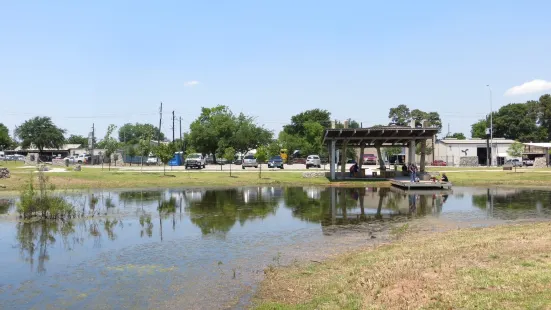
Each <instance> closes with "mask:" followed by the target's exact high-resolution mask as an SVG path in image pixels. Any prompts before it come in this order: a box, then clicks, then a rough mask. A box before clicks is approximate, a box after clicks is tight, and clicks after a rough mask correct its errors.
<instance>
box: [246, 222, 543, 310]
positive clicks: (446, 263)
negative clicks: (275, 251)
mask: <svg viewBox="0 0 551 310" xmlns="http://www.w3.org/2000/svg"><path fill="white" fill-rule="evenodd" d="M550 230H551V223H540V224H523V225H510V226H499V227H493V228H485V229H466V230H454V231H448V232H445V233H433V234H429V235H421V234H411V235H406V236H405V237H403V239H401V241H397V242H396V243H393V244H390V245H383V246H380V247H378V248H376V249H364V250H362V251H358V252H354V253H349V254H345V255H342V256H340V257H337V258H334V259H332V260H329V261H326V262H322V263H311V264H307V265H304V266H292V267H284V268H279V269H278V268H276V269H270V270H269V271H267V277H266V279H265V280H264V281H263V283H262V285H261V288H260V290H259V292H258V298H257V301H256V305H257V309H261V310H266V309H418V308H426V309H550V307H551V268H550V266H551V234H549V231H550Z"/></svg>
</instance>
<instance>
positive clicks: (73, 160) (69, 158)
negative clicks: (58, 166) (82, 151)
mask: <svg viewBox="0 0 551 310" xmlns="http://www.w3.org/2000/svg"><path fill="white" fill-rule="evenodd" d="M63 161H65V162H66V163H69V164H75V163H76V162H77V158H76V157H75V156H67V157H65V158H63Z"/></svg>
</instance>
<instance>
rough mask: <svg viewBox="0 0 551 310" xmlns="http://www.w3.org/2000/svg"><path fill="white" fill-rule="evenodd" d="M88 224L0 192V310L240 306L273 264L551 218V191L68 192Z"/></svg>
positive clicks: (262, 189)
mask: <svg viewBox="0 0 551 310" xmlns="http://www.w3.org/2000/svg"><path fill="white" fill-rule="evenodd" d="M66 198H67V199H68V200H69V201H71V202H72V203H73V204H74V205H75V206H76V208H77V209H78V210H79V212H80V213H81V214H83V215H84V218H83V219H75V220H71V221H66V222H52V221H49V222H34V223H22V222H18V221H17V220H16V217H15V203H16V198H0V308H1V309H19V308H21V309H29V308H31V309H32V308H36V309H49V308H51V309H59V308H70V309H98V308H101V309H114V308H132V309H146V308H167V309H219V308H242V307H246V305H248V303H249V301H250V297H251V294H252V293H254V289H255V287H256V285H257V284H258V282H259V280H260V279H261V278H262V274H263V270H264V269H265V268H266V267H268V266H270V265H271V266H278V265H283V264H290V263H294V262H297V261H298V262H301V261H305V260H316V259H322V258H324V257H327V256H329V255H332V254H336V253H339V252H342V251H346V250H347V249H351V248H357V247H360V246H368V245H371V244H376V243H377V242H384V241H388V240H389V238H391V237H392V230H393V228H396V227H399V226H401V225H404V224H405V223H408V225H410V224H411V225H415V224H417V226H418V227H420V228H422V229H425V230H428V231H434V230H438V229H449V228H455V227H471V226H484V225H494V224H501V223H508V222H516V221H522V220H548V219H551V191H543V190H519V189H483V188H455V189H454V190H453V192H418V193H413V194H407V193H405V192H402V191H399V190H395V189H389V188H379V189H377V188H356V189H336V188H316V187H308V188H277V187H244V188H235V189H224V190H210V189H168V190H162V191H93V192H92V191H91V192H88V193H78V194H66Z"/></svg>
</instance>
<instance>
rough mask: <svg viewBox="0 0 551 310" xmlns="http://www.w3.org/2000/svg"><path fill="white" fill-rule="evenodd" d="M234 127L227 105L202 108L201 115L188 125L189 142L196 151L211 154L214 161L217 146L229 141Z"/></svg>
mask: <svg viewBox="0 0 551 310" xmlns="http://www.w3.org/2000/svg"><path fill="white" fill-rule="evenodd" d="M235 129H236V127H235V121H234V117H233V114H232V112H231V111H230V110H229V108H228V107H227V106H223V105H219V106H216V107H214V108H202V111H201V115H199V117H198V118H197V119H196V120H195V121H193V122H192V123H191V125H190V133H189V137H190V142H191V144H192V145H193V147H194V148H195V149H196V150H197V151H198V152H200V153H203V154H212V155H213V159H214V161H215V162H216V153H217V151H218V148H219V147H221V146H222V145H221V144H224V143H225V144H228V141H231V138H232V135H233V132H234V130H235Z"/></svg>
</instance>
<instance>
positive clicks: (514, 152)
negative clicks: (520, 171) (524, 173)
mask: <svg viewBox="0 0 551 310" xmlns="http://www.w3.org/2000/svg"><path fill="white" fill-rule="evenodd" d="M523 152H524V144H522V143H520V142H518V141H515V142H514V143H513V144H511V145H510V146H509V149H507V154H508V155H509V156H511V157H516V158H518V157H521V156H522V153H523ZM515 172H517V166H516V165H515Z"/></svg>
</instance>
